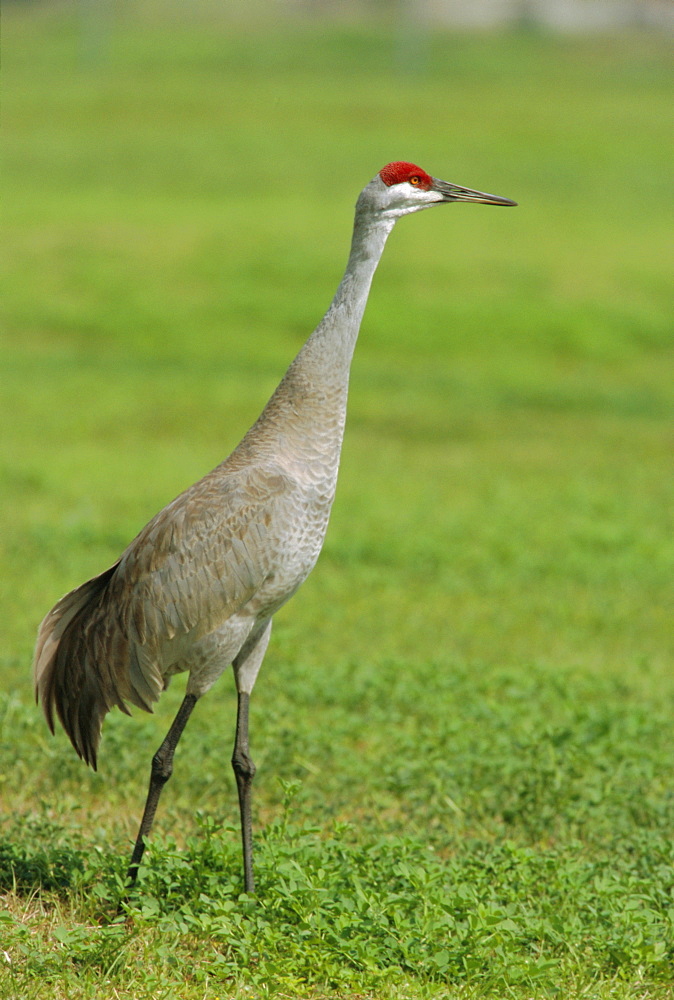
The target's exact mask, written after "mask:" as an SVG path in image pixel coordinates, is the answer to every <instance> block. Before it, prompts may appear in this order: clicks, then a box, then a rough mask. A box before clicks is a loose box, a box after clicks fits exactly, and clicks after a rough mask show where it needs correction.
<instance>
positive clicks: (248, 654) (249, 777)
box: [232, 621, 271, 892]
mask: <svg viewBox="0 0 674 1000" xmlns="http://www.w3.org/2000/svg"><path fill="white" fill-rule="evenodd" d="M270 635H271V621H269V622H266V623H265V624H264V625H263V626H262V627H261V628H260V629H258V630H257V631H256V632H255V633H253V634H252V635H251V636H250V638H249V639H248V640H247V641H246V642H245V643H244V646H243V648H242V649H241V652H240V653H239V655H238V656H237V657H236V659H235V660H234V663H233V664H232V666H233V667H234V679H235V680H236V689H237V692H238V703H237V710H236V737H235V739H234V753H233V754H232V767H233V768H234V775H235V777H236V787H237V790H238V793H239V812H240V815H241V842H242V845H243V887H244V892H255V876H254V875H253V822H252V818H251V790H252V789H251V786H252V783H253V776H254V775H255V764H253V761H252V760H251V757H250V753H249V747H248V705H249V703H250V695H251V692H252V690H253V685H254V684H255V680H256V678H257V675H258V671H259V669H260V666H261V665H262V660H263V658H264V654H265V653H266V651H267V646H268V645H269V636H270Z"/></svg>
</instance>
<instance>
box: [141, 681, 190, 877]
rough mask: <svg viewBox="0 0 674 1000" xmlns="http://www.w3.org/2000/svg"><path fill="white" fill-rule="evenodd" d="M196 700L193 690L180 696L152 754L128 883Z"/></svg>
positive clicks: (147, 835) (143, 847)
mask: <svg viewBox="0 0 674 1000" xmlns="http://www.w3.org/2000/svg"><path fill="white" fill-rule="evenodd" d="M196 703H197V697H196V695H194V694H186V695H185V697H184V698H183V700H182V703H181V705H180V708H179V709H178V714H177V715H176V717H175V719H174V720H173V722H172V724H171V728H170V729H169V731H168V733H167V734H166V738H165V740H164V742H163V743H162V745H161V746H160V747H159V749H158V750H157V752H156V754H155V755H154V757H153V758H152V770H151V772H150V787H149V789H148V793H147V799H146V801H145V810H144V812H143V818H142V820H141V822H140V830H139V831H138V836H137V838H136V845H135V847H134V849H133V854H132V855H131V864H130V865H129V870H128V872H127V873H126V877H127V879H129V880H130V883H131V885H133V883H134V882H135V881H136V877H137V875H138V866H139V865H140V862H141V858H142V857H143V852H144V850H145V838H146V837H149V836H150V830H151V829H152V823H153V822H154V815H155V813H156V811H157V805H158V803H159V796H160V795H161V791H162V788H163V787H164V785H165V784H166V782H167V781H168V779H169V778H170V777H171V774H172V773H173V754H174V752H175V748H176V747H177V745H178V740H179V739H180V737H181V736H182V733H183V729H184V728H185V726H186V724H187V720H188V719H189V717H190V715H191V714H192V709H193V708H194V706H195V705H196Z"/></svg>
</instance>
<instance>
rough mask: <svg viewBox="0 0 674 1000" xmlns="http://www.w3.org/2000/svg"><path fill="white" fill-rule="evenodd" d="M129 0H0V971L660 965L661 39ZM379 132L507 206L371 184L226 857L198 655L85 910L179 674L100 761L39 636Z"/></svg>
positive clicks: (96, 979) (174, 447)
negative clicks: (193, 680) (371, 202)
mask: <svg viewBox="0 0 674 1000" xmlns="http://www.w3.org/2000/svg"><path fill="white" fill-rule="evenodd" d="M111 6H112V5H111ZM160 7H161V5H158V4H154V5H152V4H150V3H149V2H148V3H147V4H145V5H144V6H139V5H134V4H131V3H127V4H125V5H119V8H118V9H117V10H116V12H115V13H114V15H111V17H110V21H109V23H108V25H107V27H106V26H105V24H103V25H102V26H101V27H100V32H99V34H97V33H96V25H95V24H94V25H92V24H89V26H88V27H87V26H86V23H85V26H84V28H82V21H81V20H78V17H79V18H81V17H83V16H85V15H83V14H82V11H86V10H87V9H88V8H87V5H79V6H78V5H76V4H74V3H73V4H69V3H60V4H42V5H38V4H32V5H28V4H18V3H17V4H7V5H6V8H7V9H6V10H5V12H4V14H3V22H4V23H3V29H4V31H3V34H4V57H3V64H4V65H3V76H4V90H5V94H4V109H3V114H4V127H3V133H4V134H3V138H4V147H5V153H4V182H3V194H4V203H5V204H4V220H3V222H4V224H3V240H2V242H3V249H4V253H3V272H4V274H3V290H2V298H3V333H2V338H3V342H2V376H1V386H0V388H1V393H2V414H1V415H0V417H1V419H2V427H3V432H2V434H1V435H0V449H1V451H0V479H1V481H2V486H3V488H2V490H1V491H0V512H1V516H2V525H3V531H2V535H1V537H0V561H1V562H0V600H1V606H2V609H3V611H2V619H3V628H2V640H1V645H0V669H1V671H2V685H1V691H0V720H1V728H0V812H1V815H2V821H1V824H0V827H1V830H2V839H1V840H0V888H1V889H2V891H3V892H4V893H5V894H6V895H5V898H4V900H3V903H4V907H3V909H2V910H0V996H1V997H3V998H5V997H22V998H29V1000H33V998H35V1000H37V998H42V997H45V996H47V995H48V996H50V997H52V996H53V997H54V998H57V1000H61V998H68V1000H85V998H87V1000H89V998H90V1000H94V998H95V1000H99V998H104V1000H108V998H109V1000H112V998H119V997H124V998H133V1000H173V998H175V1000H216V998H224V997H237V998H244V997H245V998H250V1000H253V998H255V1000H257V998H261V997H269V998H276V997H279V998H280V997H300V998H315V997H331V998H337V997H340V998H345V1000H347V998H348V1000H356V998H358V1000H362V998H365V997H367V998H370V997H372V998H374V997H376V998H390V1000H393V998H395V1000H417V998H438V997H441V998H456V1000H459V998H460V1000H477V998H486V997H493V998H499V1000H502V998H506V997H513V998H518V1000H528V998H532V997H535V998H539V997H541V998H542V997H546V998H548V997H549V998H553V997H555V998H564V1000H567V998H575V997H590V998H597V1000H607V998H619V1000H627V998H629V1000H642V998H646V997H648V998H661V1000H664V998H668V997H670V996H671V991H672V987H673V985H674V849H673V844H672V829H673V828H674V673H673V671H672V660H673V655H672V654H673V653H674V629H673V628H672V610H673V605H674V584H673V575H674V574H673V569H674V531H673V528H674V476H673V475H672V456H673V446H674V435H673V431H672V427H673V426H674V425H673V423H672V417H673V416H674V378H672V371H673V367H672V366H673V362H674V336H673V330H672V315H673V314H674V308H673V307H674V301H673V299H674V294H673V292H672V284H671V266H670V259H671V208H672V196H671V142H670V136H669V131H670V125H671V92H672V86H671V85H672V76H673V75H674V74H673V73H672V66H671V51H670V48H669V43H668V40H667V39H659V38H657V37H656V36H647V35H643V36H641V35H636V36H635V35H622V36H616V37H610V38H606V37H596V38H591V39H582V38H559V37H547V36H540V35H536V34H533V33H529V34H522V35H481V36H478V35H449V34H438V35H436V36H434V37H433V38H432V39H431V40H430V42H429V45H428V49H427V50H426V52H425V56H424V58H422V59H421V63H420V65H419V67H418V69H417V71H416V72H413V71H412V69H411V68H407V69H405V67H404V61H405V60H404V56H405V51H406V49H405V47H404V46H403V45H402V43H401V42H400V39H399V37H398V36H396V33H395V31H394V30H390V31H389V30H387V29H386V28H385V27H379V28H377V27H371V26H370V27H368V26H360V27H354V28H347V27H344V26H342V27H339V28H333V29H330V30H328V29H326V27H325V25H323V24H322V23H320V22H316V23H313V22H309V23H305V22H299V21H298V22H294V21H293V20H292V19H289V20H278V21H276V22H273V20H272V14H271V13H270V9H267V8H266V7H263V9H262V17H261V20H260V23H259V24H258V26H257V27H256V28H251V27H250V25H246V24H245V23H244V22H243V21H236V20H235V19H234V18H232V20H231V21H227V20H226V19H225V18H224V17H222V18H219V17H218V16H217V14H216V13H215V12H214V10H213V9H212V8H211V7H210V6H209V5H208V4H195V5H191V7H190V9H191V10H192V13H193V17H192V19H189V18H188V17H187V15H186V14H185V13H183V11H184V10H185V9H186V8H182V7H181V6H180V5H177V4H175V5H172V4H167V5H165V10H164V13H165V14H166V16H165V17H164V18H161V17H160V15H159V10H160ZM78 11H79V12H80V13H79V14H78ZM169 15H170V16H169ZM396 37H398V41H396ZM399 158H405V159H412V160H415V161H417V162H419V163H421V165H422V166H423V167H425V168H426V169H428V170H429V171H431V172H432V173H434V174H436V175H437V176H440V177H444V178H445V179H447V180H451V181H455V182H457V183H460V184H465V185H468V186H470V187H476V188H480V189H482V190H488V191H494V192H495V193H497V194H501V195H504V196H506V197H511V198H515V199H517V200H518V201H519V203H520V205H519V207H518V208H517V209H513V210H509V211H502V210H496V209H493V208H491V209H490V208H485V207H476V206H468V205H457V206H452V207H450V208H447V209H443V210H440V209H438V210H437V211H434V212H429V213H424V214H423V215H421V216H419V217H415V218H412V219H405V220H403V221H402V222H401V223H400V225H399V226H398V228H397V229H396V232H395V233H394V234H393V236H392V238H391V240H390V242H389V246H388V247H387V250H386V253H385V256H384V260H383V262H382V265H381V268H380V270H379V272H378V274H377V276H376V278H375V282H374V286H373V291H372V296H371V302H370V305H369V306H368V311H367V313H366V317H365V322H364V324H363V331H362V335H361V341H360V343H359V345H358V349H357V352H356V357H355V361H354V367H353V374H352V389H351V399H350V410H349V419H348V426H347V435H346V443H345V448H344V455H343V462H342V470H341V474H340V484H339V489H338V497H337V501H336V504H335V508H334V513H333V518H332V522H331V527H330V531H329V534H328V539H327V542H326V545H325V549H324V552H323V555H322V557H321V559H320V561H319V564H318V566H317V568H316V570H315V572H314V574H313V575H312V577H311V578H310V579H309V581H308V582H307V583H306V585H305V586H304V587H303V589H302V591H301V592H300V593H299V594H298V596H297V597H296V598H295V599H294V600H293V601H292V602H291V603H290V604H289V605H288V606H287V607H286V608H284V609H283V610H282V611H281V612H280V613H279V614H278V616H277V619H276V626H275V635H274V636H273V638H272V643H271V646H270V649H269V653H268V655H267V659H266V662H265V665H264V667H263V670H262V673H261V676H260V679H259V682H258V686H257V688H256V691H255V694H254V698H253V702H252V709H251V739H252V753H253V757H254V759H255V761H256V763H257V765H258V776H257V778H256V784H255V821H256V848H257V866H258V881H259V892H258V895H257V897H256V898H255V899H248V898H246V897H245V896H243V897H242V896H240V892H241V876H240V848H239V835H238V831H237V830H236V828H235V827H236V822H237V806H236V793H235V788H234V781H233V777H232V775H231V768H230V764H229V758H230V755H231V746H232V742H233V734H234V711H235V698H234V687H233V684H232V683H231V681H230V680H229V678H227V677H225V678H223V679H222V680H221V681H220V683H219V684H218V685H217V686H216V687H215V688H214V689H213V691H212V692H211V693H210V694H209V695H208V697H207V698H205V699H204V700H203V701H202V702H201V703H200V704H199V706H198V707H197V709H196V711H195V713H194V717H193V718H192V720H191V721H190V724H189V727H188V730H187V732H186V735H185V737H184V741H183V743H181V745H180V748H179V750H178V753H177V757H176V768H175V775H174V777H173V779H172V781H171V782H170V784H169V786H168V787H167V789H166V792H165V794H164V798H163V801H162V803H161V805H160V811H159V814H158V819H157V823H156V827H155V831H156V835H155V837H154V838H153V841H152V844H151V846H150V848H149V849H148V853H147V855H146V858H147V863H146V864H145V865H144V868H143V872H142V879H141V881H140V883H139V887H138V892H137V894H136V896H135V897H134V898H133V900H132V901H131V903H130V905H129V907H128V912H127V916H126V919H125V920H116V919H115V909H116V904H117V901H118V899H119V895H120V891H121V890H120V886H121V879H122V875H123V872H124V870H125V865H126V863H127V861H128V855H129V853H130V848H131V844H132V841H133V838H134V837H135V833H136V827H137V823H138V821H139V815H140V810H141V807H142V802H143V799H144V795H145V790H146V782H147V777H148V773H149V766H150V759H151V757H152V754H153V752H154V750H155V749H156V748H157V746H158V744H159V743H160V741H161V739H162V738H163V736H164V733H165V731H166V729H167V727H168V725H169V722H170V720H171V718H172V717H173V714H174V712H175V711H176V708H177V705H178V704H179V701H180V698H181V691H182V690H183V689H184V679H181V678H179V679H178V680H177V681H175V682H174V684H173V685H172V687H171V689H170V691H169V692H168V693H167V694H166V696H165V697H164V698H163V699H162V701H161V703H160V705H159V708H158V710H157V712H156V714H155V715H154V716H145V715H143V714H142V713H136V717H135V718H134V719H128V718H126V717H124V716H122V715H121V714H120V713H118V712H115V713H113V714H111V715H110V716H109V717H108V719H107V721H106V725H105V729H104V736H103V741H102V746H101V753H100V769H99V772H98V773H97V774H93V773H91V772H89V771H87V769H86V768H85V767H84V765H82V764H81V762H80V761H78V759H77V758H76V756H75V754H74V752H73V750H72V748H71V747H70V745H69V743H68V741H67V739H66V738H65V736H64V735H63V733H62V732H59V733H58V734H57V736H56V737H55V738H52V737H51V736H50V735H49V733H48V731H47V729H46V726H45V724H44V720H43V719H42V718H41V716H40V713H39V711H38V710H37V709H36V707H35V706H34V704H33V695H32V689H31V679H30V661H31V654H32V646H33V641H34V635H35V630H36V628H37V625H38V623H39V621H40V619H41V618H42V617H43V615H44V614H45V613H46V611H47V610H48V609H49V608H50V607H51V605H52V604H53V603H54V602H55V600H56V599H57V598H58V597H59V596H60V595H61V594H63V593H64V592H65V591H66V590H68V589H69V588H71V587H73V586H75V585H77V584H78V583H80V582H82V581H83V580H84V579H85V578H87V577H88V576H90V575H92V574H94V573H95V572H98V571H100V570H102V569H103V568H105V567H106V566H107V565H109V564H110V563H111V562H112V561H113V560H114V559H115V558H116V557H117V555H118V554H119V552H120V551H121V550H122V549H123V548H124V546H125V545H126V544H127V542H128V541H129V540H130V539H131V538H132V537H133V535H134V534H135V533H136V532H137V531H138V530H139V529H140V528H141V527H142V526H143V524H144V523H145V521H146V520H147V519H148V518H149V517H150V516H151V515H152V514H154V513H155V512H156V510H158V509H159V508H160V507H162V506H163V505H164V504H165V503H166V502H167V501H168V500H170V499H171V498H172V497H173V496H175V495H176V494H177V493H178V492H179V491H180V490H182V489H183V488H184V487H185V486H187V485H189V483H191V482H192V481H193V480H194V479H196V478H198V477H199V476H201V475H202V474H203V473H204V472H206V471H208V470H209V469H210V468H211V467H213V466H214V465H215V464H217V462H219V461H220V460H221V459H222V458H223V457H224V456H225V455H226V454H227V453H228V452H229V450H231V448H232V447H233V446H234V445H235V444H236V443H237V441H238V440H239V438H240V437H241V435H242V434H243V432H244V431H245V430H246V429H247V427H248V426H249V425H250V423H251V422H252V421H253V420H254V419H255V417H256V416H257V414H258V412H259V410H260V409H261V407H262V406H263V404H264V402H265V401H266V399H267V397H268V395H269V393H270V392H271V390H272V389H273V388H274V386H275V384H276V382H277V381H278V379H279V378H280V376H281V374H282V373H283V371H284V369H285V366H286V364H287V363H288V362H289V361H290V360H291V358H292V357H293V355H294V353H295V352H296V351H297V349H298V348H299V346H300V345H301V343H302V341H303V339H304V338H305V337H306V336H307V334H308V333H309V332H310V331H311V329H312V328H313V326H314V325H315V324H316V322H317V321H318V320H319V319H320V317H321V315H322V313H323V312H324V310H325V308H326V307H327V305H328V303H329V301H330V298H331V296H332V294H333V292H334V289H335V287H336V285H337V283H338V281H339V278H340V276H341V269H342V268H343V265H344V262H345V260H346V254H347V250H348V241H349V237H350V228H351V222H352V208H353V203H354V201H355V198H356V196H357V194H358V192H359V191H360V189H361V188H362V187H363V185H364V184H365V183H366V182H367V181H368V180H369V179H370V178H371V177H372V176H373V175H374V173H375V172H376V171H377V170H378V169H379V168H380V167H381V166H382V165H383V164H384V163H386V162H387V161H388V160H392V159H399ZM668 254H669V255H670V257H669V258H668ZM45 991H47V992H45Z"/></svg>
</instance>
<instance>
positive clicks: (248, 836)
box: [232, 691, 255, 892]
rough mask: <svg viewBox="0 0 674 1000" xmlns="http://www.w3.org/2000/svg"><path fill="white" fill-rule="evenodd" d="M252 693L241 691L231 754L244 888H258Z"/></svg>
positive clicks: (245, 889)
mask: <svg viewBox="0 0 674 1000" xmlns="http://www.w3.org/2000/svg"><path fill="white" fill-rule="evenodd" d="M249 701H250V695H249V694H247V693H246V692H245V691H240V692H239V695H238V705H237V710H236V739H235V741H234V753H233V754H232V767H233V768H234V776H235V777H236V787H237V790H238V792H239V812H240V814H241V842H242V845H243V888H244V892H255V876H254V875H253V820H252V817H251V808H250V805H251V790H252V789H251V786H252V784H253V777H254V775H255V764H254V763H253V761H252V760H251V758H250V754H249V752H248V703H249Z"/></svg>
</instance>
